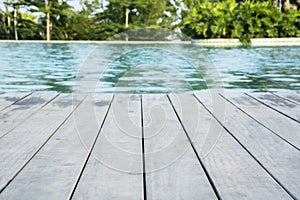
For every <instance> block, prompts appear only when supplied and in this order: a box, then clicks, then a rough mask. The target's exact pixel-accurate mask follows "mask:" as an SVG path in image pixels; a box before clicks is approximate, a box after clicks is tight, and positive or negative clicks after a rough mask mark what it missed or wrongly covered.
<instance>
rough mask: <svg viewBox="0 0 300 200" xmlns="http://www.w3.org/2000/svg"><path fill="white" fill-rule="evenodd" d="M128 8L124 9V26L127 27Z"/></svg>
mask: <svg viewBox="0 0 300 200" xmlns="http://www.w3.org/2000/svg"><path fill="white" fill-rule="evenodd" d="M128 19H129V8H126V9H125V27H126V28H128Z"/></svg>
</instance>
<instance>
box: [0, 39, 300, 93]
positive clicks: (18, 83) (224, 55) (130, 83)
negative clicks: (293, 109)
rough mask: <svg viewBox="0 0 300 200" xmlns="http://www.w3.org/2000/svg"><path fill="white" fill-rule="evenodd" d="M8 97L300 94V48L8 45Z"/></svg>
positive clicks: (4, 48) (1, 47) (2, 63)
mask: <svg viewBox="0 0 300 200" xmlns="http://www.w3.org/2000/svg"><path fill="white" fill-rule="evenodd" d="M0 52H1V53H0V92H8V91H22V92H24V91H58V92H74V91H76V92H99V93H111V92H124V93H131V92H133V93H171V92H189V91H199V90H205V89H211V88H212V89H216V88H225V89H239V90H250V91H279V90H298V91H299V90H300V47H260V48H258V47H257V48H254V47H248V48H201V47H198V46H191V45H189V44H42V43H40V44H39V43H32V44H31V43H30V44H27V43H26V44H22V43H1V44H0Z"/></svg>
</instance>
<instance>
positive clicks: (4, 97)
mask: <svg viewBox="0 0 300 200" xmlns="http://www.w3.org/2000/svg"><path fill="white" fill-rule="evenodd" d="M29 94H30V93H12V92H10V93H2V94H0V111H2V110H4V109H6V108H8V107H9V106H10V105H12V104H14V103H16V102H18V101H19V100H21V99H22V98H24V97H26V96H28V95H29Z"/></svg>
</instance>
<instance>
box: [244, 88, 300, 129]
mask: <svg viewBox="0 0 300 200" xmlns="http://www.w3.org/2000/svg"><path fill="white" fill-rule="evenodd" d="M248 95H249V96H251V97H254V98H255V99H257V100H258V101H259V102H261V103H263V104H265V105H267V106H268V107H270V108H272V109H274V110H276V111H278V112H280V113H282V114H283V115H285V116H287V117H289V118H291V119H293V120H295V121H297V122H299V123H300V106H298V105H296V104H294V103H292V102H289V101H287V100H285V99H282V98H280V97H277V96H275V95H273V94H272V93H256V92H253V93H248Z"/></svg>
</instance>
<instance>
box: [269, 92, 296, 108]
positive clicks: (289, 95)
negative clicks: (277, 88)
mask: <svg viewBox="0 0 300 200" xmlns="http://www.w3.org/2000/svg"><path fill="white" fill-rule="evenodd" d="M273 94H275V95H277V96H279V97H282V98H284V99H286V100H288V101H291V102H293V103H295V104H297V105H300V94H299V93H296V92H275V93H273Z"/></svg>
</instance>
